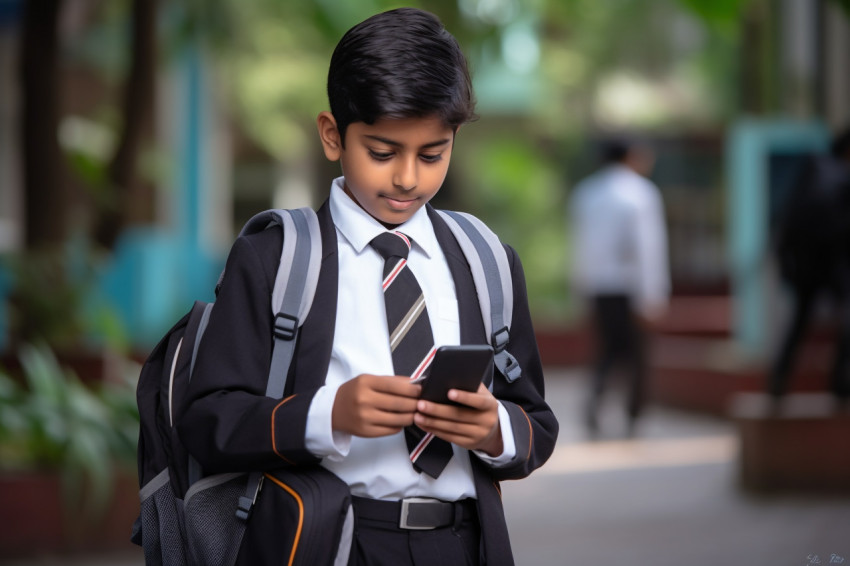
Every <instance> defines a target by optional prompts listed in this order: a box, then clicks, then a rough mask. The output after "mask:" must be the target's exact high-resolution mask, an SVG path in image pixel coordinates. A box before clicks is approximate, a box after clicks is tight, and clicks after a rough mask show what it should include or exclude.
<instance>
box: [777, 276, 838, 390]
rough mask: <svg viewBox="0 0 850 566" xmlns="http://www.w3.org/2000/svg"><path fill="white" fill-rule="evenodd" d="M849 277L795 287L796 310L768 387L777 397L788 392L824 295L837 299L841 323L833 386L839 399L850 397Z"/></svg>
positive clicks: (835, 306)
mask: <svg viewBox="0 0 850 566" xmlns="http://www.w3.org/2000/svg"><path fill="white" fill-rule="evenodd" d="M847 279H848V278H846V277H845V278H844V280H843V281H841V283H842V284H841V285H836V284H826V283H820V282H807V283H804V284H799V285H797V286H796V287H794V288H793V294H794V310H793V314H792V317H791V321H790V324H789V325H788V327H787V328H786V330H785V335H784V337H783V339H782V343H781V346H780V349H779V352H778V354H777V356H776V358H775V360H774V363H773V366H772V367H771V370H770V374H769V375H768V379H767V390H768V393H769V394H770V395H772V396H773V397H781V396H783V395H784V394H785V393H786V392H787V389H788V381H789V378H790V377H791V374H792V373H793V370H794V363H795V361H796V358H797V352H798V350H799V348H800V345H801V343H802V341H803V337H804V336H805V333H806V329H807V328H808V326H809V324H810V322H811V318H812V315H813V313H814V310H815V307H816V306H817V303H818V300H819V299H820V298H821V297H824V298H829V299H831V300H832V301H833V302H832V304H831V305H830V306H831V309H832V310H831V312H832V313H833V314H834V318H835V320H836V323H837V328H836V332H837V335H836V337H835V354H834V358H833V362H832V369H831V371H830V376H829V389H830V391H831V392H832V394H833V395H835V396H836V397H837V398H839V399H847V398H850V285H848V282H847Z"/></svg>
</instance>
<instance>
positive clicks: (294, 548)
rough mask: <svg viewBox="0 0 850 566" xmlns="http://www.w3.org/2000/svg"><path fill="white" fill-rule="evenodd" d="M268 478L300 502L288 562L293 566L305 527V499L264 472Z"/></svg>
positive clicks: (289, 565) (288, 564)
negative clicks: (296, 526) (296, 525)
mask: <svg viewBox="0 0 850 566" xmlns="http://www.w3.org/2000/svg"><path fill="white" fill-rule="evenodd" d="M264 475H265V476H266V478H267V479H270V480H271V481H273V482H274V483H276V484H277V485H279V486H280V487H281V488H283V490H284V491H286V492H287V493H288V494H289V495H291V496H292V497H293V499H295V502H296V503H298V528H297V529H296V530H295V538H294V539H293V541H292V552H291V553H290V555H289V562H287V563H286V564H287V566H292V564H293V563H294V562H295V553H296V552H297V551H298V543H299V542H301V529H302V528H303V527H304V501H302V500H301V496H300V495H298V493H296V492H295V490H294V489H292V488H291V487H289V486H288V485H286V484H285V483H283V482H282V481H280V480H279V479H277V478H276V477H274V476H273V475H271V474H264Z"/></svg>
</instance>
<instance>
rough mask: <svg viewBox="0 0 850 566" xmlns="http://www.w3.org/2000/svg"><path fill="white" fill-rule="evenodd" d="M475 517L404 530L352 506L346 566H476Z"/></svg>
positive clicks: (478, 540)
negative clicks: (352, 538)
mask: <svg viewBox="0 0 850 566" xmlns="http://www.w3.org/2000/svg"><path fill="white" fill-rule="evenodd" d="M480 545H481V530H480V527H479V523H478V517H477V516H472V517H468V516H461V514H458V515H457V516H456V518H455V521H454V524H452V525H449V526H446V527H442V528H437V529H432V530H407V529H402V528H400V527H399V526H398V520H397V519H393V520H386V519H382V518H381V519H379V518H375V517H374V516H368V517H367V516H364V514H362V513H360V512H359V510H358V506H357V504H356V502H355V505H354V540H353V541H352V545H351V556H350V558H349V561H348V566H479V564H480V562H479V557H480Z"/></svg>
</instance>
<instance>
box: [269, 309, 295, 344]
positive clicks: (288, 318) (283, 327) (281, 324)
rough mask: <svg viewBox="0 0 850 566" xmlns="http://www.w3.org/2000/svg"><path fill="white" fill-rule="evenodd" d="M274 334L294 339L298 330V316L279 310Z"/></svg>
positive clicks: (286, 338)
mask: <svg viewBox="0 0 850 566" xmlns="http://www.w3.org/2000/svg"><path fill="white" fill-rule="evenodd" d="M273 332H274V336H275V338H279V339H281V340H292V339H293V338H295V335H296V334H297V332H298V317H296V316H292V315H291V314H286V313H285V312H279V313H277V315H275V317H274V331H273Z"/></svg>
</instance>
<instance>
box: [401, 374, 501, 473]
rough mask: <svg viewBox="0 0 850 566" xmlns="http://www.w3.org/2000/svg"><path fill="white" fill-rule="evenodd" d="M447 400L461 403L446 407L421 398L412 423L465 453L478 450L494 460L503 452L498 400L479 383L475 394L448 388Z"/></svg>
mask: <svg viewBox="0 0 850 566" xmlns="http://www.w3.org/2000/svg"><path fill="white" fill-rule="evenodd" d="M449 399H451V400H452V401H455V402H456V403H460V404H461V405H463V406H462V407H459V406H456V405H446V404H443V403H434V402H432V401H425V400H423V399H420V400H419V402H418V403H417V404H416V415H415V416H414V418H413V422H415V423H416V425H417V426H418V427H419V428H421V429H422V430H424V431H425V432H431V433H433V434H434V435H435V436H438V437H440V438H442V439H443V440H446V441H448V442H453V443H454V444H457V445H458V446H460V447H462V448H466V449H468V450H481V451H482V452H485V453H486V454H489V455H490V456H493V457H496V456H499V455H500V454H501V453H502V450H503V446H502V428H501V426H499V401H498V400H496V398H495V397H493V394H492V393H490V391H489V390H488V389H487V388H486V387H485V386H484V384H483V383H482V384H481V385H479V386H478V391H475V392H470V391H462V390H460V389H450V390H449Z"/></svg>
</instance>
